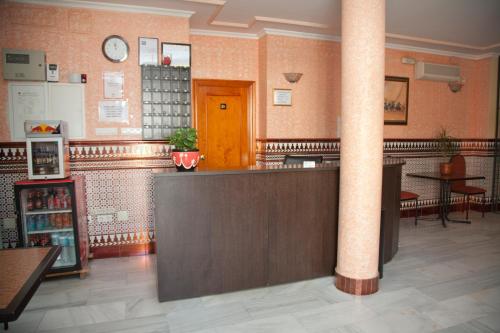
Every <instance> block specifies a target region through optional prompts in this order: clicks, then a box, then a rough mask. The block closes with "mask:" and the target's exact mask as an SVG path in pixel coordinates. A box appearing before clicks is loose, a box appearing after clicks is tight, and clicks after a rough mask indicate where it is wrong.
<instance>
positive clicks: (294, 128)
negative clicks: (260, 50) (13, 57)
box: [266, 36, 340, 138]
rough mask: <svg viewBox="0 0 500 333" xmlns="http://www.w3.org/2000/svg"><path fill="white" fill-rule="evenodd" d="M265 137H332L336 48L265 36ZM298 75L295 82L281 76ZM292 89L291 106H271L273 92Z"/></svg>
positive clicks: (337, 103) (337, 91) (336, 94)
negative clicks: (297, 80) (299, 77)
mask: <svg viewBox="0 0 500 333" xmlns="http://www.w3.org/2000/svg"><path fill="white" fill-rule="evenodd" d="M266 47H267V52H266V61H267V91H266V92H267V112H266V114H267V137H270V138H310V137H313V138H326V137H335V134H336V116H337V114H338V112H339V110H340V46H339V44H338V43H332V42H328V41H320V40H312V39H302V38H291V37H283V36H267V45H266ZM285 72H301V73H303V76H302V78H301V79H300V81H299V82H297V83H294V84H292V83H288V82H287V81H286V80H285V78H284V76H283V73H285ZM274 88H283V89H292V106H274V105H273V89H274Z"/></svg>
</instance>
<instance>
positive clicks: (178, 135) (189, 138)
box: [169, 128, 200, 171]
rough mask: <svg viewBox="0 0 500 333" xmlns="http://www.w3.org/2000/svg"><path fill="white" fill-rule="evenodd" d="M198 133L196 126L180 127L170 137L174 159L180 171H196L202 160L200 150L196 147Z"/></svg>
mask: <svg viewBox="0 0 500 333" xmlns="http://www.w3.org/2000/svg"><path fill="white" fill-rule="evenodd" d="M197 139H198V134H197V132H196V129H195V128H180V129H178V130H177V131H176V132H175V133H174V134H173V135H172V136H171V137H170V139H169V142H170V144H172V145H174V146H175V148H174V149H172V154H171V156H172V160H173V161H174V164H175V167H176V168H177V170H178V171H194V168H195V167H196V166H197V165H198V162H199V161H200V152H199V151H198V148H197V147H196V141H197Z"/></svg>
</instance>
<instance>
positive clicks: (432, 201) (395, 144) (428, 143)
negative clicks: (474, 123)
mask: <svg viewBox="0 0 500 333" xmlns="http://www.w3.org/2000/svg"><path fill="white" fill-rule="evenodd" d="M456 144H457V146H458V147H459V149H460V152H461V154H463V155H465V156H466V163H467V172H468V173H469V174H478V175H484V176H485V177H486V179H485V180H476V181H470V182H468V184H469V185H472V186H478V187H482V188H485V189H486V190H487V192H486V203H487V204H488V203H490V202H491V196H492V195H491V191H492V184H493V179H492V178H493V157H494V156H493V155H494V148H495V141H494V140H492V139H491V140H490V139H461V140H457V141H456ZM436 150H437V143H436V142H435V141H434V140H432V139H410V140H402V139H386V140H385V141H384V156H391V157H399V158H403V159H404V160H405V162H406V164H405V165H403V170H402V179H401V188H402V189H403V190H406V191H411V192H415V193H417V194H419V195H420V198H419V200H420V201H419V206H421V207H431V206H436V205H438V203H439V200H438V199H439V183H437V182H435V181H430V180H423V179H416V178H411V177H407V176H406V174H407V173H415V172H426V171H438V170H439V163H441V162H444V161H445V159H444V158H443V157H441V156H440V155H439V154H438V153H437V152H436ZM286 154H300V155H308V154H311V155H322V156H323V158H324V159H325V160H326V161H327V162H328V161H332V160H337V159H339V158H340V140H339V139H307V140H306V139H265V140H258V141H257V158H256V160H257V163H258V164H259V165H279V164H282V163H283V160H284V158H285V155H286ZM429 166H431V167H432V168H431V169H430V168H429ZM481 199H482V198H481V197H471V202H477V203H480V202H481ZM462 201H463V200H462V197H461V196H459V195H455V194H454V195H453V196H452V203H461V202H462ZM414 208H415V203H414V202H413V201H407V202H402V203H401V210H407V209H414Z"/></svg>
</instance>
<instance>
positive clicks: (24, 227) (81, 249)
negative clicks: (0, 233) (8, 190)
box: [14, 176, 88, 273]
mask: <svg viewBox="0 0 500 333" xmlns="http://www.w3.org/2000/svg"><path fill="white" fill-rule="evenodd" d="M14 191H15V197H16V209H17V228H18V235H19V244H20V245H21V246H24V247H33V246H51V245H60V246H61V247H62V251H61V254H60V255H59V257H58V258H57V260H56V262H55V263H54V265H53V266H52V268H51V270H50V272H51V273H60V272H68V271H79V270H81V269H82V268H85V267H87V263H88V239H87V224H86V215H87V213H86V210H85V192H84V186H83V177H82V176H73V177H71V178H68V179H61V180H46V181H30V180H26V181H18V182H16V183H15V185H14Z"/></svg>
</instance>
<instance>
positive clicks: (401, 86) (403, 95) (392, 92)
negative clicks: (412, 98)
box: [384, 76, 410, 125]
mask: <svg viewBox="0 0 500 333" xmlns="http://www.w3.org/2000/svg"><path fill="white" fill-rule="evenodd" d="M409 86H410V80H409V79H408V78H407V77H398V76H386V77H385V89H384V124H385V125H406V124H408V92H409Z"/></svg>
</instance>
